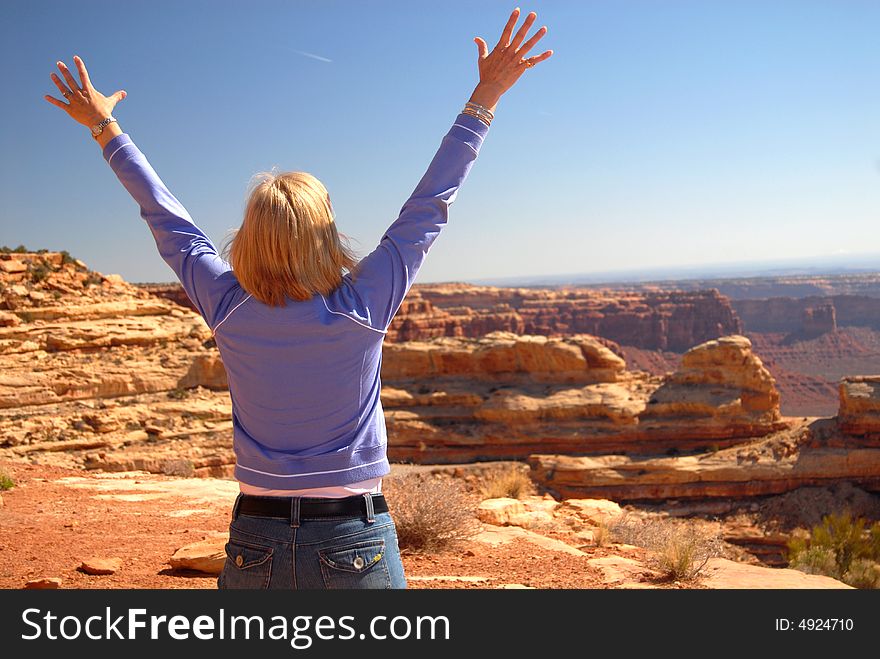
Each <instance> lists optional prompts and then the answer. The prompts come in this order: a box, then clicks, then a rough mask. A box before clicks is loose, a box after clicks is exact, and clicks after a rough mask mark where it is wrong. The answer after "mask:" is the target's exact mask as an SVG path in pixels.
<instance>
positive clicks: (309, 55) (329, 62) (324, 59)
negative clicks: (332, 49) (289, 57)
mask: <svg viewBox="0 0 880 659" xmlns="http://www.w3.org/2000/svg"><path fill="white" fill-rule="evenodd" d="M293 52H295V53H296V54H297V55H302V56H303V57H310V58H312V59H316V60H318V61H319V62H327V63H328V64H333V60H332V59H330V58H328V57H322V56H321V55H315V54H314V53H307V52H306V51H304V50H294V51H293Z"/></svg>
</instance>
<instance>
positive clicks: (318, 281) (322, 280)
mask: <svg viewBox="0 0 880 659" xmlns="http://www.w3.org/2000/svg"><path fill="white" fill-rule="evenodd" d="M343 239H345V240H344V242H343ZM223 251H224V253H225V254H227V255H228V256H227V260H228V261H229V263H230V265H232V269H233V271H234V272H235V276H236V278H237V279H238V281H239V283H240V284H241V286H242V288H244V290H246V291H247V292H248V293H250V294H251V295H253V296H254V297H255V298H257V299H258V300H259V301H260V302H263V303H264V304H267V305H270V306H284V304H285V298H286V297H290V298H293V299H294V300H308V299H310V298H311V297H312V296H313V295H314V294H315V293H321V294H322V295H326V294H329V293H330V292H331V291H333V289H335V288H337V287H338V286H339V284H340V283H342V276H343V273H342V270H343V269H346V270H348V271H349V272H351V271H352V270H353V269H354V267H355V266H356V265H357V258H356V257H355V255H354V253H353V252H352V250H351V247H350V246H349V245H348V239H347V238H346V237H345V236H342V235H341V234H339V233H338V232H337V231H336V224H335V223H334V221H333V209H332V207H331V206H330V196H329V195H328V194H327V189H326V188H325V187H324V185H323V184H322V183H321V182H320V181H319V180H318V179H316V178H315V177H314V176H312V175H311V174H306V173H305V172H285V173H281V174H278V173H275V172H263V173H261V174H257V175H256V176H255V177H254V182H253V183H252V189H251V192H250V194H249V196H248V201H247V205H246V207H245V212H244V220H243V221H242V223H241V228H239V229H238V230H237V231H235V233H234V235H233V236H232V237H231V238H230V240H229V243H228V244H227V246H226V247H225V248H224V250H223Z"/></svg>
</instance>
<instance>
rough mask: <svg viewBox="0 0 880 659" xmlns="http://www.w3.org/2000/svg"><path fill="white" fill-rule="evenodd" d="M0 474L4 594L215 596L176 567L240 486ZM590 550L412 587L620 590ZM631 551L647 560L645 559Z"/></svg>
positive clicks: (496, 549) (53, 471)
mask: <svg viewBox="0 0 880 659" xmlns="http://www.w3.org/2000/svg"><path fill="white" fill-rule="evenodd" d="M0 468H2V469H3V470H4V471H6V472H7V473H8V474H9V475H10V476H12V478H13V480H14V481H15V487H14V488H13V489H12V490H9V491H6V492H3V493H2V497H3V507H2V508H0V587H2V588H22V587H23V586H24V584H25V583H26V582H27V581H29V580H31V579H38V578H49V577H56V578H60V579H61V580H62V588H165V589H173V588H215V587H216V580H215V578H214V577H210V576H204V575H200V574H197V573H181V572H175V571H173V570H171V569H170V568H169V565H168V559H169V558H170V557H171V555H172V554H173V553H174V551H175V550H176V549H178V548H179V547H181V546H183V545H187V544H190V543H193V542H196V541H199V540H202V539H205V538H209V537H216V536H217V535H218V534H223V533H225V532H226V530H227V524H228V518H229V517H228V516H229V510H228V507H227V505H226V504H227V502H229V501H231V499H232V498H233V497H234V492H235V488H236V484H235V483H234V482H232V481H221V480H215V479H179V478H173V477H164V476H156V475H146V474H144V475H143V476H142V477H139V476H134V477H132V476H131V475H130V474H96V473H92V472H83V471H75V470H71V469H64V468H59V467H49V466H43V465H28V464H21V463H13V462H6V463H0ZM169 490H171V493H170V494H169ZM559 539H563V540H564V538H559ZM582 551H583V552H584V554H585V555H583V556H578V555H571V554H569V553H565V552H561V551H556V550H554V549H550V548H544V547H540V546H538V545H536V544H534V543H533V542H527V541H525V540H521V539H515V540H512V541H510V542H508V543H506V544H500V545H494V546H493V545H491V544H486V543H485V542H476V541H468V542H466V543H463V544H461V545H460V546H458V547H456V548H454V549H450V550H447V551H443V552H438V553H434V554H405V555H404V566H405V569H406V573H407V576H408V578H410V587H412V588H500V587H511V585H512V586H513V587H533V588H608V587H611V586H610V585H609V584H608V583H606V581H605V580H603V575H602V572H601V571H600V570H599V569H598V568H596V567H595V566H593V565H591V564H590V563H589V559H591V558H601V557H605V556H610V555H613V553H614V552H613V551H612V548H609V547H584V548H582ZM627 551H628V552H630V555H633V556H634V557H636V558H644V555H643V554H644V551H643V550H640V549H637V548H629V549H628V550H627ZM632 552H635V554H632ZM91 557H102V558H114V557H115V558H120V559H122V568H121V569H120V570H119V571H118V572H117V573H116V574H112V575H107V576H90V575H87V574H84V573H83V572H81V571H79V569H78V568H79V566H80V565H81V563H82V561H83V560H85V559H88V558H91ZM640 579H641V580H643V581H645V582H646V583H645V585H646V586H648V585H650V586H653V587H680V585H679V584H669V583H662V582H661V583H654V582H652V581H651V577H650V576H649V575H648V574H647V573H646V574H645V575H644V576H643V577H640V576H639V575H636V576H635V577H634V580H635V581H639V580H640Z"/></svg>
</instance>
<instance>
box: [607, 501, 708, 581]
mask: <svg viewBox="0 0 880 659" xmlns="http://www.w3.org/2000/svg"><path fill="white" fill-rule="evenodd" d="M610 535H611V537H612V538H614V539H615V540H616V541H618V542H625V543H627V544H631V545H638V546H639V547H644V548H646V549H649V550H650V551H651V563H652V565H653V567H655V568H656V569H658V570H660V571H661V572H662V573H663V574H664V575H665V576H666V577H668V578H670V579H676V580H679V581H687V580H692V579H695V578H696V577H697V576H698V575H699V574H700V572H702V570H703V568H704V567H706V563H708V561H709V559H710V558H712V557H713V556H717V555H718V554H720V552H721V540H720V539H719V538H718V536H717V535H716V534H714V533H710V532H709V531H707V530H705V529H703V528H701V527H700V526H698V525H696V524H694V523H693V522H686V521H683V520H682V521H673V520H670V519H663V518H653V519H650V518H649V519H635V518H633V517H631V516H629V515H626V514H624V515H622V516H621V517H619V518H617V519H616V520H615V521H614V522H613V523H612V525H611V527H610Z"/></svg>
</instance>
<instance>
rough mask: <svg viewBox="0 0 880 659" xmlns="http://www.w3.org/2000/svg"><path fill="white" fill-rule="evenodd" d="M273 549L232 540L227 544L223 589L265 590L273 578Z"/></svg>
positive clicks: (222, 580)
mask: <svg viewBox="0 0 880 659" xmlns="http://www.w3.org/2000/svg"><path fill="white" fill-rule="evenodd" d="M274 551H275V550H274V549H273V548H272V547H264V546H262V545H256V544H251V543H247V542H242V541H241V540H237V539H234V538H230V539H229V542H227V543H226V563H225V565H224V566H223V573H222V574H221V575H220V582H222V586H221V587H222V588H235V589H242V588H250V589H263V588H268V587H269V578H270V577H271V576H272V554H273V553H274Z"/></svg>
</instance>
